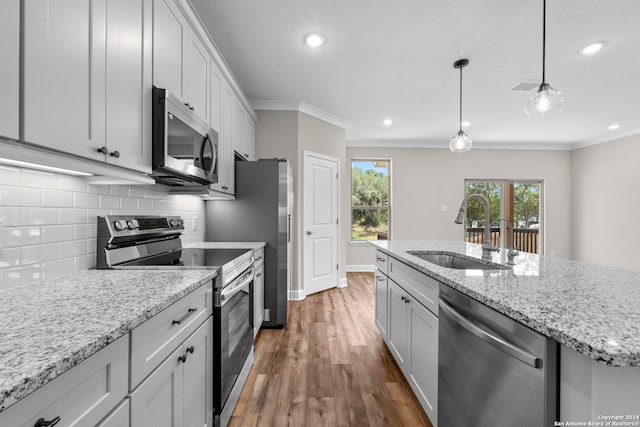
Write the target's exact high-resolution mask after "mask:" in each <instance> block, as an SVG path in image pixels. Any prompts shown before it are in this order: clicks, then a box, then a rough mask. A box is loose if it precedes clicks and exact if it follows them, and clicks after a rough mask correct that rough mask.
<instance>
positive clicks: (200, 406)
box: [182, 317, 213, 427]
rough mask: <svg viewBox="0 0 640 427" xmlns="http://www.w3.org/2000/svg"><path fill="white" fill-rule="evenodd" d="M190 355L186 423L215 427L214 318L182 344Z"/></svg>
mask: <svg viewBox="0 0 640 427" xmlns="http://www.w3.org/2000/svg"><path fill="white" fill-rule="evenodd" d="M182 348H183V350H184V353H183V354H184V355H186V356H187V359H186V360H185V362H184V364H183V368H184V381H183V384H184V424H183V425H185V426H198V427H202V426H207V427H212V426H213V318H212V317H209V320H207V321H206V322H205V323H203V324H202V326H200V328H198V330H196V331H195V332H194V333H193V335H191V336H190V337H189V338H188V339H187V340H186V341H185V343H184V345H183V346H182Z"/></svg>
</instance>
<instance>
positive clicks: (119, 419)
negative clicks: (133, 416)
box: [96, 399, 131, 427]
mask: <svg viewBox="0 0 640 427" xmlns="http://www.w3.org/2000/svg"><path fill="white" fill-rule="evenodd" d="M129 410H130V404H129V399H125V400H123V401H122V402H121V403H120V404H119V405H118V406H117V407H116V409H114V410H113V411H112V412H111V413H110V414H109V415H107V416H106V418H105V419H104V420H102V421H100V423H99V424H98V425H96V427H129V426H130V425H131V424H129Z"/></svg>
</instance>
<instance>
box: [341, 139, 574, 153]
mask: <svg viewBox="0 0 640 427" xmlns="http://www.w3.org/2000/svg"><path fill="white" fill-rule="evenodd" d="M347 147H349V148H364V147H369V148H441V149H447V150H448V149H449V142H436V141H421V140H347ZM471 149H472V150H547V151H548V150H554V151H566V150H572V149H573V146H572V144H566V143H558V144H553V143H535V142H521V143H506V142H474V143H473V146H472V147H471Z"/></svg>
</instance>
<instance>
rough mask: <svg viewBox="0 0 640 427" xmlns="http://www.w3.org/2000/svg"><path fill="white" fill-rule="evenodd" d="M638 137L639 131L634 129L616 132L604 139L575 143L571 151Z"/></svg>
mask: <svg viewBox="0 0 640 427" xmlns="http://www.w3.org/2000/svg"><path fill="white" fill-rule="evenodd" d="M636 135H640V129H634V130H631V131H628V132H616V134H615V135H608V136H606V137H601V138H594V139H590V140H587V141H582V142H576V143H574V144H572V146H571V149H572V150H578V149H580V148H585V147H591V146H592V145H598V144H605V143H607V142H613V141H618V140H620V139H624V138H629V137H631V136H636Z"/></svg>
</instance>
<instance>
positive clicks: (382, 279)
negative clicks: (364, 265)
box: [376, 276, 384, 282]
mask: <svg viewBox="0 0 640 427" xmlns="http://www.w3.org/2000/svg"><path fill="white" fill-rule="evenodd" d="M376 280H377V281H378V282H384V277H379V276H378V277H377V278H376Z"/></svg>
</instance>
